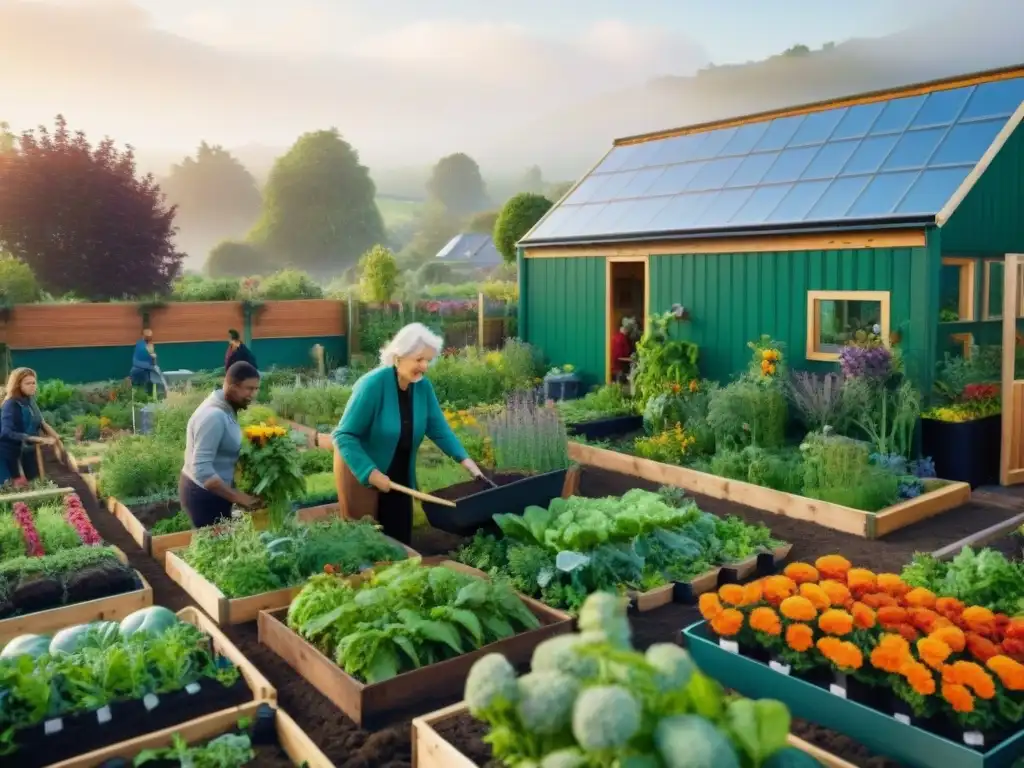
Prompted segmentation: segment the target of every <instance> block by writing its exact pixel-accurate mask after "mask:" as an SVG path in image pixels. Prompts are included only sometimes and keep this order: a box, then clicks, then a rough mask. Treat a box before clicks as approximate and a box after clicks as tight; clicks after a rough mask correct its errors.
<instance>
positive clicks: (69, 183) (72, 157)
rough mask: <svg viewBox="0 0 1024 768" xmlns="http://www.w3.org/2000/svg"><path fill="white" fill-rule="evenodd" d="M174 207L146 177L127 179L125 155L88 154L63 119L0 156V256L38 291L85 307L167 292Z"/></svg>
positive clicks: (175, 263) (173, 259)
mask: <svg viewBox="0 0 1024 768" xmlns="http://www.w3.org/2000/svg"><path fill="white" fill-rule="evenodd" d="M174 211H175V209H174V206H168V205H167V204H166V201H165V199H164V196H163V193H162V192H161V191H160V187H159V186H158V185H157V183H156V182H155V181H154V179H153V176H152V175H147V176H143V177H141V178H138V177H136V168H135V155H134V153H133V151H132V148H131V147H128V148H127V149H125V150H124V151H120V150H118V149H116V148H115V146H114V142H113V140H111V139H104V140H103V141H102V142H100V143H99V144H98V145H96V146H95V147H94V146H92V145H91V144H90V143H89V142H88V140H87V139H86V137H85V134H84V133H82V132H75V133H72V132H71V131H70V130H69V129H68V126H67V122H66V121H65V120H64V118H63V116H58V117H57V119H56V124H55V129H54V131H53V132H52V133H51V132H50V131H48V130H47V129H46V128H44V127H42V126H40V128H39V129H38V130H37V131H27V132H25V133H23V134H22V135H21V136H20V137H19V138H18V141H17V142H16V146H15V147H14V150H13V151H11V152H4V153H2V154H0V247H4V248H6V250H8V251H10V253H11V254H12V255H14V256H15V257H17V258H20V259H21V260H23V261H24V262H25V263H26V264H28V265H29V266H30V267H31V268H32V271H33V272H34V273H35V275H36V277H37V278H38V279H39V281H40V283H41V285H42V287H43V289H45V290H47V291H49V292H51V293H55V294H64V293H70V292H74V293H75V294H77V295H79V296H83V297H87V298H90V299H111V298H118V297H122V296H143V295H148V294H153V293H162V292H165V291H167V290H168V288H169V287H170V284H171V281H172V280H173V279H174V278H175V276H176V275H177V274H178V272H179V270H180V269H181V262H182V259H183V255H182V254H180V253H177V252H176V251H175V248H174V245H173V242H172V240H173V236H174V232H175V230H174Z"/></svg>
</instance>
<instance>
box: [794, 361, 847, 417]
mask: <svg viewBox="0 0 1024 768" xmlns="http://www.w3.org/2000/svg"><path fill="white" fill-rule="evenodd" d="M843 383H844V377H843V376H842V375H841V374H838V373H828V374H824V375H819V374H816V373H810V372H808V371H794V372H792V373H791V374H790V376H789V377H788V378H787V379H786V380H785V387H784V391H785V393H786V398H787V399H788V400H789V402H791V403H792V404H793V407H794V408H795V409H796V411H797V417H798V418H799V419H800V421H802V422H803V424H804V426H806V427H807V430H808V431H809V432H818V431H821V429H822V428H824V427H826V426H828V427H832V428H833V429H835V430H836V431H837V432H845V430H846V427H847V426H848V425H849V422H850V417H851V412H852V409H851V407H850V402H849V398H847V397H845V396H844V392H843Z"/></svg>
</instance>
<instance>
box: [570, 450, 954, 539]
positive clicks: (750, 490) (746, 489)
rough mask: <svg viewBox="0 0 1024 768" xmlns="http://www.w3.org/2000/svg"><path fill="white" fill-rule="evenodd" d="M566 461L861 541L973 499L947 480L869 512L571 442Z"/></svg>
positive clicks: (890, 531) (876, 537)
mask: <svg viewBox="0 0 1024 768" xmlns="http://www.w3.org/2000/svg"><path fill="white" fill-rule="evenodd" d="M569 458H571V459H572V460H573V461H577V462H579V463H580V464H582V465H583V466H591V467H595V468H597V469H604V470H607V471H609V472H618V473H621V474H626V475H632V476H633V477H639V478H642V479H644V480H649V481H650V482H654V483H661V484H662V485H673V486H676V487H678V488H682V489H684V490H687V491H691V492H692V493H698V494H701V495H703V496H710V497H711V498H714V499H722V500H723V501H731V502H733V503H734V504H742V505H744V506H748V507H753V508H754V509H758V510H761V511H762V512H770V513H772V514H775V515H781V516H783V517H789V518H792V519H794V520H802V521H804V522H807V523H815V524H817V525H821V526H823V527H825V528H831V529H833V530H836V531H842V532H843V533H849V534H852V535H854V536H860V537H862V538H865V539H880V538H882V537H884V536H886V535H888V534H890V533H892V532H893V531H897V530H899V529H900V528H905V527H907V526H909V525H913V524H914V523H919V522H921V521H922V520H926V519H928V518H929V517H934V516H935V515H939V514H942V513H943V512H948V511H949V510H951V509H955V508H956V507H959V506H960V505H962V504H965V503H967V502H968V501H969V500H970V498H971V487H970V486H969V485H968V484H967V483H958V482H952V481H950V482H948V484H946V485H944V486H943V487H941V488H938V489H936V490H934V491H929V492H926V493H922V494H921V495H920V496H918V497H917V498H916V499H910V500H908V501H904V502H901V503H899V504H895V505H893V506H891V507H886V508H885V509H883V510H880V511H878V512H874V513H872V512H864V511H862V510H859V509H853V508H851V507H846V506H843V505H841V504H832V503H831V502H828V501H821V500H818V499H809V498H807V497H805V496H798V495H796V494H793V493H785V492H784V491H776V490H773V489H771V488H764V487H762V486H760V485H754V484H753V483H746V482H743V481H741V480H730V479H728V478H724V477H719V476H717V475H712V474H709V473H707V472H698V471H697V470H695V469H688V468H687V467H678V466H673V465H671V464H663V463H661V462H658V461H652V460H650V459H642V458H640V457H639V456H631V455H629V454H625V453H618V452H617V451H611V450H608V449H606V448H597V447H595V446H592V445H583V444H581V443H577V442H572V441H570V443H569Z"/></svg>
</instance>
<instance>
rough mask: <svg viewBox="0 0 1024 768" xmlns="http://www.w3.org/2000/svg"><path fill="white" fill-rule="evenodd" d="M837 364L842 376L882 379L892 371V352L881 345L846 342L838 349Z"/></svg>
mask: <svg viewBox="0 0 1024 768" xmlns="http://www.w3.org/2000/svg"><path fill="white" fill-rule="evenodd" d="M839 365H840V367H841V368H842V371H843V375H844V376H848V377H851V378H853V377H862V378H869V379H884V378H886V377H888V376H889V374H890V373H891V372H892V352H890V351H889V348H888V347H884V346H881V345H877V346H870V347H862V346H857V345H854V344H848V345H847V346H845V347H843V348H842V349H840V350H839Z"/></svg>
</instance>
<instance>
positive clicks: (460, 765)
mask: <svg viewBox="0 0 1024 768" xmlns="http://www.w3.org/2000/svg"><path fill="white" fill-rule="evenodd" d="M468 714H469V710H468V708H467V707H466V704H465V702H459V703H458V704H453V705H452V706H450V707H445V708H444V709H439V710H437V711H436V712H431V713H430V714H429V715H423V716H422V717H417V718H414V719H413V721H412V768H480V767H479V766H478V765H477V764H476V763H474V762H473V761H472V760H470V759H469V758H468V757H466V756H465V755H464V754H462V753H461V752H460V751H459V750H458V748H457V747H456V746H455V745H454V744H452V743H451V742H449V741H446V740H445V739H444V737H443V736H441V734H440V733H438V732H437V726H439V725H440V724H441V723H443V722H444V721H445V720H452V719H454V718H457V717H462V716H463V715H468ZM789 744H790V746H792V747H796V748H797V749H799V750H800V751H801V752H806V753H807V754H808V755H810V756H811V757H813V758H814V759H815V760H817V761H818V762H819V763H821V764H822V765H824V766H826V768H856V766H854V765H853V763H848V762H846V761H845V760H843V759H841V758H838V757H836V756H835V755H833V754H832V753H830V752H826V751H825V750H823V749H819V748H818V747H816V746H814V745H813V744H809V743H807V742H806V741H804V740H803V739H798V738H797V737H796V736H794V735H792V734H790V736H789ZM76 768H77V767H76Z"/></svg>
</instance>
